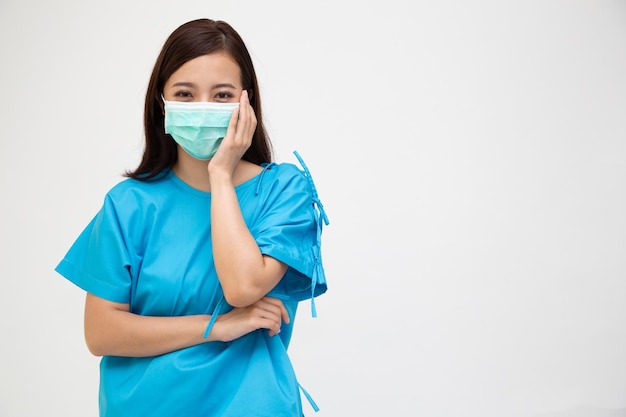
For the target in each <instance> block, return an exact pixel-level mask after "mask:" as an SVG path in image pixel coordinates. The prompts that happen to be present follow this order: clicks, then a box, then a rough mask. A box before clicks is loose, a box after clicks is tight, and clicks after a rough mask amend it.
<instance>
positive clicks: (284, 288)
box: [251, 152, 329, 317]
mask: <svg viewBox="0 0 626 417" xmlns="http://www.w3.org/2000/svg"><path fill="white" fill-rule="evenodd" d="M294 154H295V155H296V158H297V159H298V161H299V162H300V165H301V166H302V170H300V169H298V168H297V167H296V166H295V165H289V164H288V165H287V166H285V167H283V172H282V173H281V174H279V175H277V176H276V177H275V178H274V179H273V180H272V182H271V183H270V184H265V185H264V187H266V188H267V189H266V191H265V192H266V193H267V198H266V200H265V203H264V204H265V206H266V209H265V210H263V214H262V216H261V218H260V219H259V221H258V222H257V223H256V224H255V225H253V226H252V228H251V229H253V230H251V231H252V233H253V235H254V236H255V238H256V241H257V244H258V245H259V248H260V249H261V252H262V253H263V254H265V255H268V256H272V257H273V258H276V259H278V260H280V261H281V262H283V263H285V264H287V265H288V266H289V268H288V270H287V273H286V274H285V276H284V277H283V278H282V279H281V281H280V282H279V283H278V285H277V286H276V287H275V288H274V289H273V290H272V291H271V292H270V293H269V294H268V295H270V296H273V297H277V298H281V299H283V300H292V301H302V300H306V299H311V309H312V315H313V316H314V317H315V316H317V312H316V309H315V302H314V298H315V297H317V296H319V295H321V294H323V293H325V292H326V290H327V283H326V276H325V273H324V268H323V264H322V254H321V236H322V228H323V226H324V225H328V224H329V221H328V217H327V215H326V212H325V210H324V207H323V205H322V203H321V201H320V199H319V196H318V194H317V189H316V187H315V184H314V182H313V178H312V177H311V173H310V171H309V169H308V168H307V166H306V165H305V164H304V161H303V160H302V158H301V157H300V155H299V154H298V153H297V152H294ZM268 168H269V167H268Z"/></svg>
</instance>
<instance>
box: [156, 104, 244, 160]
mask: <svg viewBox="0 0 626 417" xmlns="http://www.w3.org/2000/svg"><path fill="white" fill-rule="evenodd" d="M163 102H164V103H165V133H168V134H169V135H171V136H172V138H174V140H175V141H176V143H178V144H179V145H180V146H181V148H183V149H184V150H185V152H187V153H188V154H189V155H191V156H193V157H194V158H196V159H201V160H208V159H211V158H212V157H213V155H215V152H216V151H217V148H218V147H219V146H220V143H222V139H224V136H226V131H227V130H228V123H230V118H231V116H232V114H233V110H234V109H236V108H237V107H239V103H214V102H181V101H167V100H165V99H163Z"/></svg>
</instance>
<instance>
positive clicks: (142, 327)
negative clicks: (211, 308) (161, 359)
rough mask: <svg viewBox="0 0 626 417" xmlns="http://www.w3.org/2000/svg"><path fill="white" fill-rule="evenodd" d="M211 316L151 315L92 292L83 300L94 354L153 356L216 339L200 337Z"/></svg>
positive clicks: (87, 340) (88, 340) (86, 325)
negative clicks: (143, 314) (136, 311)
mask: <svg viewBox="0 0 626 417" xmlns="http://www.w3.org/2000/svg"><path fill="white" fill-rule="evenodd" d="M209 319H210V316H208V315H196V316H179V317H151V316H141V315H138V314H133V313H131V312H129V311H128V306H127V305H125V304H117V303H111V302H109V301H106V300H103V299H101V298H98V297H95V296H93V295H91V294H88V295H87V301H86V304H85V340H86V342H87V346H88V347H89V350H90V351H91V352H92V353H93V354H94V355H96V356H103V355H109V356H132V357H141V356H155V355H161V354H164V353H168V352H173V351H175V350H179V349H183V348H186V347H189V346H194V345H197V344H200V343H204V342H207V341H212V340H216V339H215V336H214V334H212V335H209V338H207V339H205V338H203V334H204V330H205V328H206V326H207V324H208V322H209Z"/></svg>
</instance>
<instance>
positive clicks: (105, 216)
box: [55, 195, 131, 304]
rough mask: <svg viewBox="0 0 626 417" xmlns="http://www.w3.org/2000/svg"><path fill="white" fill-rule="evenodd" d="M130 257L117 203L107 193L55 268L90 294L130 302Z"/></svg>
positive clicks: (114, 300)
mask: <svg viewBox="0 0 626 417" xmlns="http://www.w3.org/2000/svg"><path fill="white" fill-rule="evenodd" d="M129 259H130V257H129V255H128V251H127V248H126V245H125V241H124V236H123V233H122V230H121V227H120V223H119V220H118V216H117V213H116V210H115V206H114V203H113V201H112V199H111V198H110V196H108V195H107V197H106V198H105V201H104V204H103V206H102V208H101V209H100V211H99V212H98V213H97V214H96V216H95V217H94V218H93V219H92V220H91V222H90V223H89V224H88V225H87V227H86V228H85V229H84V230H83V231H82V233H81V234H80V235H79V237H78V238H77V239H76V241H75V242H74V243H73V245H72V246H71V247H70V249H69V251H68V252H67V254H66V255H65V257H64V258H63V259H62V260H61V262H60V263H59V264H58V265H57V267H56V268H55V271H57V272H58V273H59V274H61V275H62V276H64V277H65V278H67V279H68V280H69V281H71V282H73V283H74V284H76V285H77V286H79V287H80V288H82V289H83V290H85V291H87V292H89V293H92V294H94V295H96V296H98V297H101V298H104V299H107V300H109V301H113V302H117V303H126V304H127V303H129V302H130V288H131V274H130V270H131V269H130V262H129Z"/></svg>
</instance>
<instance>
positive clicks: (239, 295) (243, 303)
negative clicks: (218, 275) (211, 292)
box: [224, 288, 265, 308]
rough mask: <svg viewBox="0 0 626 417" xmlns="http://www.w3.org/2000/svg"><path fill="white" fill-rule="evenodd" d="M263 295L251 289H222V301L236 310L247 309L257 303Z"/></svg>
mask: <svg viewBox="0 0 626 417" xmlns="http://www.w3.org/2000/svg"><path fill="white" fill-rule="evenodd" d="M264 295H265V294H262V293H261V292H260V291H255V290H254V289H251V288H224V299H225V300H226V302H227V303H228V304H229V305H231V306H233V307H236V308H242V307H248V306H250V305H252V304H254V303H256V302H257V301H259V300H260V299H261V298H263V296H264Z"/></svg>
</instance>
